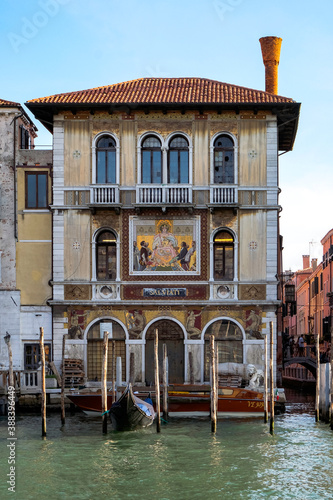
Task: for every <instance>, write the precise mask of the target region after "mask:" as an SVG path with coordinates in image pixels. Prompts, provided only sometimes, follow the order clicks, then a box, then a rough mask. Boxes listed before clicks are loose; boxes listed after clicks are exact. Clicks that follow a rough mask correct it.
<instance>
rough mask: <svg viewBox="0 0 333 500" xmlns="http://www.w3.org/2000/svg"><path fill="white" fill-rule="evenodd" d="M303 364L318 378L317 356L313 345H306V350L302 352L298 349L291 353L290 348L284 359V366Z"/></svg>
mask: <svg viewBox="0 0 333 500" xmlns="http://www.w3.org/2000/svg"><path fill="white" fill-rule="evenodd" d="M297 364H298V365H302V366H304V367H305V368H307V369H308V370H309V371H310V372H311V373H312V375H313V376H314V377H315V378H316V376H317V358H316V354H315V352H313V347H312V346H306V347H304V351H303V353H302V354H301V353H300V352H299V351H298V350H297V351H296V352H295V353H294V355H291V354H290V352H289V350H288V352H287V354H286V355H285V356H284V359H283V366H284V367H286V366H289V365H297Z"/></svg>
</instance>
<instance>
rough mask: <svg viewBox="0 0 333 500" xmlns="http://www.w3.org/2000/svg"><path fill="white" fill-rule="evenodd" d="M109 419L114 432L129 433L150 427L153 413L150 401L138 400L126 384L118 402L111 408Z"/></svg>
mask: <svg viewBox="0 0 333 500" xmlns="http://www.w3.org/2000/svg"><path fill="white" fill-rule="evenodd" d="M110 417H111V422H112V425H113V427H114V429H115V430H117V431H127V430H128V431H129V430H135V429H138V428H141V427H148V426H149V425H151V424H152V423H153V421H154V418H155V411H154V408H153V405H152V401H151V399H150V398H146V399H145V400H142V399H140V398H138V397H137V396H135V394H133V390H132V386H131V384H128V385H127V387H126V389H125V390H124V392H123V393H122V395H121V396H120V398H119V399H118V401H116V402H115V403H113V405H112V406H111V408H110Z"/></svg>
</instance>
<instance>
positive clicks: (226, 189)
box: [210, 185, 238, 205]
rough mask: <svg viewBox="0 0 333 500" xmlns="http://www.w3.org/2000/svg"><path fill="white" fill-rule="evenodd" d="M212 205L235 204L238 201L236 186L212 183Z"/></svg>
mask: <svg viewBox="0 0 333 500" xmlns="http://www.w3.org/2000/svg"><path fill="white" fill-rule="evenodd" d="M210 203H211V205H235V204H237V203H238V191H237V187H236V186H231V185H212V186H210Z"/></svg>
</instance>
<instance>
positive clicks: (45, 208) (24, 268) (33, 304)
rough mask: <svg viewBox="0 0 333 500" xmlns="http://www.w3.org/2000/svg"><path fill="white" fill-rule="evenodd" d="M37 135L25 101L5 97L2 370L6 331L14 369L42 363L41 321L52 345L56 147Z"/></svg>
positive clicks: (1, 135) (0, 184)
mask: <svg viewBox="0 0 333 500" xmlns="http://www.w3.org/2000/svg"><path fill="white" fill-rule="evenodd" d="M36 137H37V128H36V126H35V125H34V124H33V122H32V121H31V119H30V118H29V116H28V115H27V113H26V112H25V111H24V109H23V108H22V106H21V105H20V104H19V103H16V102H11V101H4V100H1V99H0V218H1V226H0V227H1V233H0V311H1V313H0V371H6V370H7V369H8V350H7V346H6V344H5V341H4V336H5V335H6V333H9V335H10V341H11V347H12V351H13V367H14V370H15V371H18V370H22V369H23V368H24V367H27V368H30V367H31V366H32V365H34V366H38V361H39V360H38V352H39V347H38V339H39V326H38V325H39V324H40V326H42V325H43V326H44V328H45V333H46V338H47V340H48V341H49V344H50V346H51V339H52V329H51V326H52V321H51V308H50V306H49V305H47V300H48V299H49V298H51V296H52V291H51V288H50V286H49V284H48V281H49V280H50V278H51V256H52V250H51V224H52V218H51V212H50V209H49V204H50V202H51V195H52V185H51V180H52V176H51V168H52V164H51V162H52V151H51V150H49V151H42V150H36V149H35V146H34V139H35V138H36ZM33 359H35V361H36V362H35V363H33ZM22 382H24V381H22Z"/></svg>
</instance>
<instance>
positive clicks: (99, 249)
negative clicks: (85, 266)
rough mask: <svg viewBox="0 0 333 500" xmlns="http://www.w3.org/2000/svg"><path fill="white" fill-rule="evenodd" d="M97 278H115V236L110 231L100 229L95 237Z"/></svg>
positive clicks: (105, 279)
mask: <svg viewBox="0 0 333 500" xmlns="http://www.w3.org/2000/svg"><path fill="white" fill-rule="evenodd" d="M96 269H97V279H98V280H101V281H103V280H104V281H107V280H115V279H116V275H117V238H116V235H115V234H114V233H113V232H112V231H102V232H101V233H100V234H99V235H98V237H97V239H96Z"/></svg>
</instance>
